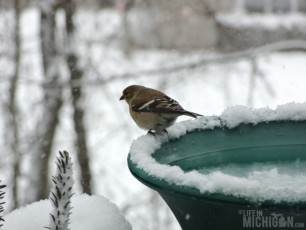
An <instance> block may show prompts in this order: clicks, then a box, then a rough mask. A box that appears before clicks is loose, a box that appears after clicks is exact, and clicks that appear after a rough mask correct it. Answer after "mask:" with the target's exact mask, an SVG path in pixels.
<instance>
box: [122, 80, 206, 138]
mask: <svg viewBox="0 0 306 230" xmlns="http://www.w3.org/2000/svg"><path fill="white" fill-rule="evenodd" d="M119 100H125V101H126V102H127V104H128V106H129V112H130V115H131V117H132V119H133V120H134V121H135V123H136V124H137V125H138V126H139V127H140V128H142V129H145V130H148V133H149V134H152V135H155V133H156V134H162V133H166V134H167V133H168V132H167V130H166V128H168V127H170V126H172V125H173V124H174V122H175V120H176V119H177V118H178V117H179V116H181V115H186V116H190V117H193V118H197V117H199V116H203V115H201V114H198V113H194V112H190V111H187V110H185V109H184V108H183V107H182V106H181V105H180V104H179V103H178V102H177V101H176V100H174V99H172V98H171V97H169V96H167V95H166V94H164V93H163V92H161V91H159V90H156V89H152V88H148V87H145V86H141V85H130V86H128V87H126V88H125V89H124V90H123V92H122V96H121V97H120V99H119Z"/></svg>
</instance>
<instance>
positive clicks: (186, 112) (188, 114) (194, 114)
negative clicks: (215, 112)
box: [184, 110, 203, 118]
mask: <svg viewBox="0 0 306 230" xmlns="http://www.w3.org/2000/svg"><path fill="white" fill-rule="evenodd" d="M184 115H186V116H189V117H193V118H197V117H203V115H201V114H198V113H193V112H190V111H186V110H185V112H184Z"/></svg>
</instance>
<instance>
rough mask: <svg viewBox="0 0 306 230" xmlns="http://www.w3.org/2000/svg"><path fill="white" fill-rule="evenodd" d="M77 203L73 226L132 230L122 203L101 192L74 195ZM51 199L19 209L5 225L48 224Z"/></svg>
mask: <svg viewBox="0 0 306 230" xmlns="http://www.w3.org/2000/svg"><path fill="white" fill-rule="evenodd" d="M71 204H72V206H73V210H72V214H71V217H70V224H69V229H74V230H84V229H88V230H97V229H116V230H131V229H132V226H131V224H130V223H129V222H128V221H127V220H126V219H125V217H124V216H123V215H122V214H121V213H120V211H119V209H118V207H117V206H116V205H114V204H113V203H111V202H110V201H108V200H107V199H105V198H104V197H101V196H97V195H95V196H88V195H86V194H83V195H79V196H75V197H73V198H72V201H71ZM51 209H52V208H51V202H50V201H49V200H42V201H38V202H35V203H33V204H30V205H28V206H26V207H23V208H20V209H17V210H15V211H13V212H11V213H10V214H9V215H7V216H5V217H4V218H5V223H4V229H7V230H28V229H32V230H41V229H44V227H48V226H50V225H49V220H50V214H49V213H50V210H51Z"/></svg>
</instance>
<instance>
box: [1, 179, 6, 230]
mask: <svg viewBox="0 0 306 230" xmlns="http://www.w3.org/2000/svg"><path fill="white" fill-rule="evenodd" d="M0 182H1V180H0ZM5 187H6V185H0V229H1V227H2V226H3V224H2V223H1V222H4V219H3V217H2V215H1V213H2V212H3V211H4V208H3V205H4V204H5V202H1V200H2V199H3V198H4V194H5V192H3V191H2V189H3V188H5Z"/></svg>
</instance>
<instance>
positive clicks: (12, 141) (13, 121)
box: [5, 0, 21, 209]
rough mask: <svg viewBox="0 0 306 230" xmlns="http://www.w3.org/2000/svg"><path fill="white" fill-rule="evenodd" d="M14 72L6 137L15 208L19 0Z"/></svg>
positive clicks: (7, 113) (10, 83)
mask: <svg viewBox="0 0 306 230" xmlns="http://www.w3.org/2000/svg"><path fill="white" fill-rule="evenodd" d="M14 9H15V16H14V23H15V26H14V43H15V49H14V62H15V68H14V73H13V75H12V77H11V79H10V82H9V87H8V92H7V95H8V99H7V101H6V103H5V107H6V108H7V109H6V116H5V118H6V130H5V138H6V141H7V143H8V154H9V156H11V158H12V175H11V183H10V184H11V189H12V201H11V207H12V209H15V208H16V207H18V205H19V204H18V177H19V174H20V157H21V153H20V149H19V129H18V122H17V117H18V109H17V105H16V92H17V88H18V87H17V86H18V78H19V65H20V27H19V21H20V20H19V18H20V6H19V0H14Z"/></svg>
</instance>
